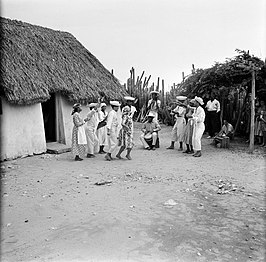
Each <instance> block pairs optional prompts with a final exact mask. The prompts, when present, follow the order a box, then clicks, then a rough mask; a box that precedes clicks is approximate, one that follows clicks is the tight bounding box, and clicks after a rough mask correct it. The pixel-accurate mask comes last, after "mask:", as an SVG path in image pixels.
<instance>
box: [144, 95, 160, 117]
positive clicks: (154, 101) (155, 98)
mask: <svg viewBox="0 0 266 262" xmlns="http://www.w3.org/2000/svg"><path fill="white" fill-rule="evenodd" d="M150 94H151V99H150V100H149V101H148V106H147V110H148V113H150V112H152V113H153V114H154V120H155V121H158V113H159V110H160V108H161V101H160V100H159V92H158V91H151V92H150Z"/></svg>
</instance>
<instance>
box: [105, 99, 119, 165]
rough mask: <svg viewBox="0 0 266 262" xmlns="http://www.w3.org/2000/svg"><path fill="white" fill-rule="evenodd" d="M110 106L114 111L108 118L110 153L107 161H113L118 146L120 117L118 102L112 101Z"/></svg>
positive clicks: (107, 155)
mask: <svg viewBox="0 0 266 262" xmlns="http://www.w3.org/2000/svg"><path fill="white" fill-rule="evenodd" d="M110 105H111V106H112V110H111V111H110V112H109V114H108V117H107V124H106V127H107V137H108V145H109V150H108V153H107V154H106V155H105V159H106V160H107V161H111V160H112V153H113V152H114V151H115V149H116V148H117V145H118V140H117V137H118V131H119V130H118V126H119V123H118V116H117V111H118V109H119V107H120V105H121V104H120V103H119V102H118V101H110Z"/></svg>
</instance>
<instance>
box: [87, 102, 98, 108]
mask: <svg viewBox="0 0 266 262" xmlns="http://www.w3.org/2000/svg"><path fill="white" fill-rule="evenodd" d="M96 105H97V103H90V104H88V107H89V108H91V107H95V106H96Z"/></svg>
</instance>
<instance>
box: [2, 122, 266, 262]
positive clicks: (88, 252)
mask: <svg viewBox="0 0 266 262" xmlns="http://www.w3.org/2000/svg"><path fill="white" fill-rule="evenodd" d="M135 129H136V132H135V142H136V145H135V148H134V150H133V152H132V157H133V160H132V161H129V160H114V161H112V162H108V161H104V160H103V156H102V155H97V157H96V158H95V159H85V160H84V161H82V162H75V161H73V160H72V156H71V155H70V153H66V154H61V155H46V154H45V155H39V156H34V157H27V158H24V159H17V160H14V161H6V162H3V163H2V167H1V168H2V171H3V178H2V192H1V194H2V227H1V231H2V234H1V248H2V252H1V255H2V257H1V261H3V262H6V261H14V262H15V261H16V262H17V261H94V262H96V261H99V262H103V261H145V262H146V261H147V262H149V261H153V262H154V261H169V262H170V261H177V262H179V261H180V262H181V261H182V262H183V261H184V262H190V261H211V262H213V261H230V262H231V261H264V259H265V256H264V255H265V248H264V246H265V244H266V243H265V242H266V241H265V227H264V225H265V214H266V212H265V201H264V200H265V199H264V189H265V176H264V174H265V158H264V157H265V152H263V151H261V149H258V148H257V150H256V152H255V153H254V154H253V155H250V154H248V153H246V152H245V150H244V148H242V147H239V146H238V147H237V149H236V145H233V149H229V150H228V149H215V148H214V147H213V146H211V145H210V144H209V143H210V141H209V140H207V139H205V138H204V139H203V156H202V157H201V158H194V157H192V156H190V155H186V154H182V153H181V152H178V151H177V150H172V151H169V150H166V149H165V148H166V147H167V146H168V145H169V143H170V141H169V137H170V131H171V127H164V128H163V130H162V132H161V134H160V148H159V149H157V150H156V151H145V150H143V149H142V148H141V145H140V141H139V139H138V136H139V134H140V131H139V128H138V125H136V126H135ZM104 181H105V182H110V183H107V184H105V185H95V183H96V182H104ZM219 188H220V189H219ZM218 193H221V194H218ZM169 200H170V201H169ZM167 201H168V203H169V204H172V205H166V202H167Z"/></svg>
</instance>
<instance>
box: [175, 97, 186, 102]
mask: <svg viewBox="0 0 266 262" xmlns="http://www.w3.org/2000/svg"><path fill="white" fill-rule="evenodd" d="M186 99H187V97H186V96H177V97H176V100H177V101H185V100H186Z"/></svg>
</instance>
